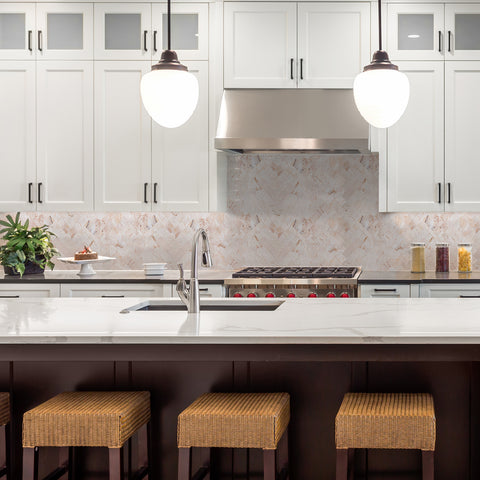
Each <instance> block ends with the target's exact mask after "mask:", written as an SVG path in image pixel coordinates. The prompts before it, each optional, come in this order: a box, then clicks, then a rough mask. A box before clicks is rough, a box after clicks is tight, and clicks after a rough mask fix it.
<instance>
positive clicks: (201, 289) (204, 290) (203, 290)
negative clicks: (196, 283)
mask: <svg viewBox="0 0 480 480" xmlns="http://www.w3.org/2000/svg"><path fill="white" fill-rule="evenodd" d="M198 291H199V292H208V287H205V288H199V289H198Z"/></svg>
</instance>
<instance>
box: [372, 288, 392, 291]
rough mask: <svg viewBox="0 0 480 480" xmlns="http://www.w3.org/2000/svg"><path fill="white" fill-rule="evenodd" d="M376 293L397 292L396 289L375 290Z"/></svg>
mask: <svg viewBox="0 0 480 480" xmlns="http://www.w3.org/2000/svg"><path fill="white" fill-rule="evenodd" d="M373 291H374V292H396V291H397V289H396V288H374V289H373Z"/></svg>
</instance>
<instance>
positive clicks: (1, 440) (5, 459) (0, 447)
mask: <svg viewBox="0 0 480 480" xmlns="http://www.w3.org/2000/svg"><path fill="white" fill-rule="evenodd" d="M9 469H10V425H8V424H7V425H2V426H0V477H4V478H5V480H9V478H10V470H9Z"/></svg>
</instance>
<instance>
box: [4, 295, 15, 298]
mask: <svg viewBox="0 0 480 480" xmlns="http://www.w3.org/2000/svg"><path fill="white" fill-rule="evenodd" d="M0 298H20V295H0Z"/></svg>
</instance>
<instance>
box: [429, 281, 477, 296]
mask: <svg viewBox="0 0 480 480" xmlns="http://www.w3.org/2000/svg"><path fill="white" fill-rule="evenodd" d="M420 297H424V298H480V283H473V284H472V283H468V284H467V283H432V284H428V283H425V284H423V285H420Z"/></svg>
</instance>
